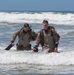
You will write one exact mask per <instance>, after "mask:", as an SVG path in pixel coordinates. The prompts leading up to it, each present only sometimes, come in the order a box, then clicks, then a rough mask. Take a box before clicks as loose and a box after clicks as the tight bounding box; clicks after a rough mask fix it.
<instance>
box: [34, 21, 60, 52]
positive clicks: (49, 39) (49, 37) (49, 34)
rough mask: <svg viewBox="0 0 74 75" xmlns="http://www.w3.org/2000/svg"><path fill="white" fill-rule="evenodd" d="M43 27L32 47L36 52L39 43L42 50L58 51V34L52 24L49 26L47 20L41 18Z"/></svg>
mask: <svg viewBox="0 0 74 75" xmlns="http://www.w3.org/2000/svg"><path fill="white" fill-rule="evenodd" d="M42 24H43V27H44V28H43V29H41V30H40V31H39V33H38V35H37V38H36V45H35V46H34V48H33V51H34V52H38V46H39V44H41V45H42V50H47V51H48V52H58V44H59V39H60V36H59V34H58V33H57V32H56V31H55V28H54V27H53V26H49V23H48V21H47V20H43V23H42Z"/></svg>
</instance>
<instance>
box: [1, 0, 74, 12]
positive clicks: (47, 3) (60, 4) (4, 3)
mask: <svg viewBox="0 0 74 75" xmlns="http://www.w3.org/2000/svg"><path fill="white" fill-rule="evenodd" d="M0 11H74V0H0Z"/></svg>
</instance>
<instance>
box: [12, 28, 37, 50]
mask: <svg viewBox="0 0 74 75" xmlns="http://www.w3.org/2000/svg"><path fill="white" fill-rule="evenodd" d="M17 36H18V38H19V39H18V43H17V45H16V46H17V50H30V49H31V44H30V41H32V40H35V39H36V36H37V34H36V33H35V32H34V31H32V30H31V29H30V30H29V31H27V32H25V31H24V30H23V28H22V29H21V30H19V31H16V32H15V33H14V34H13V36H12V39H11V41H13V42H14V41H15V39H16V37H17Z"/></svg>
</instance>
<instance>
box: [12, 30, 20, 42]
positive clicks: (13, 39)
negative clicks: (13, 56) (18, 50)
mask: <svg viewBox="0 0 74 75" xmlns="http://www.w3.org/2000/svg"><path fill="white" fill-rule="evenodd" d="M18 34H19V31H16V32H15V33H14V34H13V35H12V37H11V42H14V41H15V39H16V37H17V36H18Z"/></svg>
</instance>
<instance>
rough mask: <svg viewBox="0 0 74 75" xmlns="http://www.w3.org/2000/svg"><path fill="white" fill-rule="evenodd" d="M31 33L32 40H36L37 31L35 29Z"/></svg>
mask: <svg viewBox="0 0 74 75" xmlns="http://www.w3.org/2000/svg"><path fill="white" fill-rule="evenodd" d="M31 35H32V40H33V41H34V40H36V37H37V33H35V32H34V31H32V32H31Z"/></svg>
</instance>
